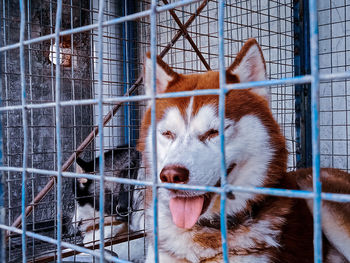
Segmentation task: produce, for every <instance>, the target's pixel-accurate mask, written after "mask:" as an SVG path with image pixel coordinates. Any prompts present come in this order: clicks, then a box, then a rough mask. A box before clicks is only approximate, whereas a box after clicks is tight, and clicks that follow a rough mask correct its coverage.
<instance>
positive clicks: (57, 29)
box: [22, 0, 62, 262]
mask: <svg viewBox="0 0 350 263" xmlns="http://www.w3.org/2000/svg"><path fill="white" fill-rule="evenodd" d="M61 20H62V0H58V1H57V11H56V25H55V44H56V87H55V88H56V89H55V92H56V97H55V103H56V108H55V109H56V116H55V117H56V148H57V215H56V216H57V261H58V262H61V261H62V247H61V242H62V149H61V120H60V111H61V106H60V101H61V71H60V64H61V59H60V45H59V43H60V30H61ZM22 215H24V216H25V211H22ZM22 220H23V219H22ZM22 222H23V221H22ZM22 225H23V223H22Z"/></svg>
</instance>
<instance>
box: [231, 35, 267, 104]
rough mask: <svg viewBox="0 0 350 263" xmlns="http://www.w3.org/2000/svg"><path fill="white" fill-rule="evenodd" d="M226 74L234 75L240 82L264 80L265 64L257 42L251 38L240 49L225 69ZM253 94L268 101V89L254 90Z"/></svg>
mask: <svg viewBox="0 0 350 263" xmlns="http://www.w3.org/2000/svg"><path fill="white" fill-rule="evenodd" d="M227 73H228V74H234V75H236V76H237V77H238V78H239V81H240V82H250V81H261V80H265V79H266V64H265V59H264V56H263V53H262V51H261V48H260V46H259V44H258V42H257V41H256V40H255V39H254V38H251V39H249V40H248V41H247V42H246V43H245V44H244V45H243V47H242V49H241V51H240V52H239V53H238V54H237V57H236V59H235V61H234V62H233V64H232V65H231V66H230V67H229V68H228V69H227ZM251 90H252V91H253V92H255V93H257V94H259V95H261V96H263V97H265V98H266V99H267V100H268V96H269V92H268V88H264V87H261V88H254V89H251Z"/></svg>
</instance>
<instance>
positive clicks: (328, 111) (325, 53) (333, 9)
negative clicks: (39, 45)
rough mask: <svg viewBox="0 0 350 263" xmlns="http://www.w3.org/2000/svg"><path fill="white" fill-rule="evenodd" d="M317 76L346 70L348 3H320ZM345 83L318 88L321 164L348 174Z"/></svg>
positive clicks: (337, 81)
mask: <svg viewBox="0 0 350 263" xmlns="http://www.w3.org/2000/svg"><path fill="white" fill-rule="evenodd" d="M318 10H319V11H318V14H319V31H320V32H319V45H320V50H319V54H320V72H321V73H322V74H330V73H339V72H344V71H347V70H349V65H350V59H349V55H348V50H349V37H350V35H349V21H350V20H349V19H350V18H349V11H350V7H349V3H348V2H347V1H320V3H319V9H318ZM348 92H349V91H348V80H331V81H322V82H321V84H320V111H321V112H320V125H321V128H320V131H321V134H320V139H321V145H320V147H321V164H322V166H324V167H336V168H340V169H344V170H349V154H348V153H349V139H348V138H349V137H348V136H349V132H348V126H349V117H348V112H349V108H348V103H349V102H348V100H349V99H348Z"/></svg>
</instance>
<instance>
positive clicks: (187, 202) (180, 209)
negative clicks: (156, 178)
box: [169, 163, 236, 229]
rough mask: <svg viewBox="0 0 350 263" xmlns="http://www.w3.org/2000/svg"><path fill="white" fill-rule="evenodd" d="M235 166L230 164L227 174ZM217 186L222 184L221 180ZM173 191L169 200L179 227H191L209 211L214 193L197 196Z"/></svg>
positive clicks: (174, 219) (175, 221)
mask: <svg viewBox="0 0 350 263" xmlns="http://www.w3.org/2000/svg"><path fill="white" fill-rule="evenodd" d="M235 166H236V164H235V163H232V164H231V165H229V167H228V169H227V174H230V173H231V172H232V170H233V169H234V167H235ZM215 186H217V187H219V186H220V180H219V181H218V182H217V183H216V185H215ZM173 193H176V195H175V196H173V197H172V198H171V199H170V202H169V208H170V212H171V215H172V219H173V222H174V224H175V225H176V226H177V227H180V228H184V229H190V228H192V227H193V226H194V225H195V224H196V223H197V221H198V219H199V217H200V216H201V215H202V214H204V213H205V212H206V211H207V209H208V207H209V204H210V201H211V199H212V196H213V194H212V193H205V194H202V195H196V196H186V192H182V191H173Z"/></svg>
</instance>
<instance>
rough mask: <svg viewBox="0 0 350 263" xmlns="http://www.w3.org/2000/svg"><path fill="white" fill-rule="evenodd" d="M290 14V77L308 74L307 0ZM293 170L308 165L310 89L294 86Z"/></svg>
mask: <svg viewBox="0 0 350 263" xmlns="http://www.w3.org/2000/svg"><path fill="white" fill-rule="evenodd" d="M293 5H294V6H293V13H294V75H296V76H305V75H308V74H310V72H311V68H310V43H309V39H310V28H309V24H310V21H309V20H310V19H309V4H308V0H298V1H294V2H293ZM294 90H295V130H296V138H295V141H296V167H297V168H302V167H311V166H312V142H311V87H310V84H309V83H303V84H299V85H295V89H294Z"/></svg>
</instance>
